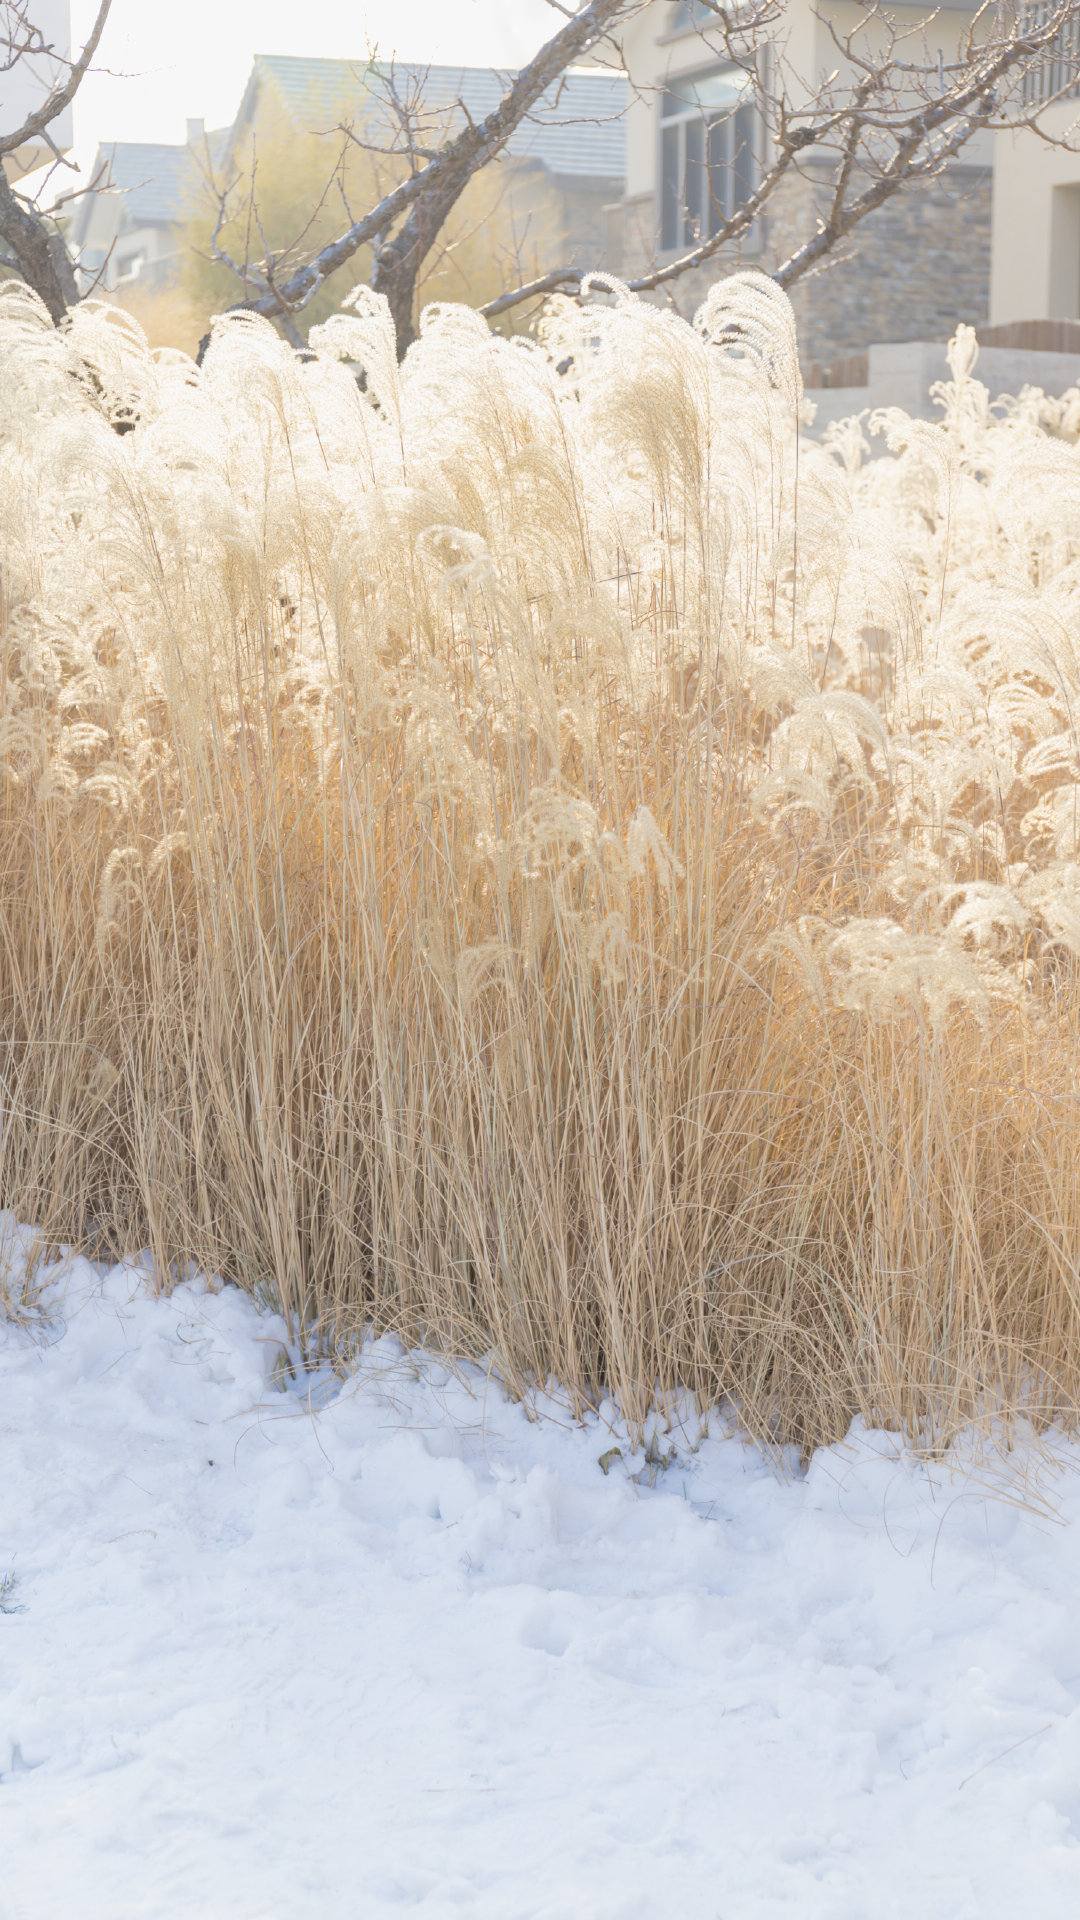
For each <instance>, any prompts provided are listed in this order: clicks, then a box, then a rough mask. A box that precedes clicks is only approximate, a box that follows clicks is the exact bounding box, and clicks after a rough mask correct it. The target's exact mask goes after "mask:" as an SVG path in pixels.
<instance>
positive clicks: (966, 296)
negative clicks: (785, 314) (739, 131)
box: [607, 165, 991, 365]
mask: <svg viewBox="0 0 1080 1920" xmlns="http://www.w3.org/2000/svg"><path fill="white" fill-rule="evenodd" d="M990 197H991V171H990V168H989V167H969V166H959V165H954V166H952V167H951V168H950V169H949V170H948V172H947V173H945V174H943V175H942V176H941V177H940V178H939V179H935V180H929V181H923V182H921V183H919V184H917V185H914V186H912V187H910V188H909V189H908V190H907V191H903V190H902V191H901V192H899V193H897V194H895V195H894V196H893V198H892V199H891V200H888V201H886V202H885V204H884V205H883V206H881V207H878V208H876V209H875V211H874V212H873V213H871V214H868V215H867V217H866V219H865V220H864V221H862V223H861V224H860V225H859V226H858V227H857V228H856V229H855V230H854V232H853V233H852V234H851V235H850V236H849V237H848V239H847V240H846V241H843V242H841V244H840V247H839V248H838V249H837V251H836V252H835V253H834V254H833V255H832V256H831V258H830V259H829V260H828V262H827V264H825V265H824V266H823V267H822V268H821V269H820V270H819V271H818V272H816V273H814V274H811V275H808V276H807V277H806V279H804V280H802V281H799V282H797V284H796V285H795V286H794V287H793V288H792V290H791V297H792V302H793V305H794V307H795V313H796V317H797V320H798V325H799V343H800V349H801V354H802V359H803V362H804V364H805V363H807V362H809V361H812V360H815V361H819V362H821V363H823V364H826V365H827V364H828V363H829V362H830V361H831V360H834V359H837V358H839V357H840V356H841V355H843V354H848V353H857V352H861V351H862V350H863V349H864V348H866V347H868V346H869V345H871V343H872V342H874V341H900V340H945V339H947V338H948V336H949V334H950V333H952V332H953V330H954V329H955V327H956V325H957V323H958V321H961V320H970V321H979V320H985V319H986V316H987V313H988V310H989V297H990ZM827 199H828V182H827V179H825V178H823V177H822V176H821V175H818V174H816V172H814V171H812V170H811V169H810V168H809V167H808V168H807V169H806V171H805V172H804V173H802V174H801V175H800V176H798V177H797V178H794V179H789V180H787V181H785V182H784V183H783V185H782V186H781V187H780V189H779V190H778V191H777V192H776V193H775V194H774V195H773V197H772V199H771V200H770V202H769V205H768V208H767V211H766V213H765V215H764V217H763V220H762V223H761V224H762V232H761V234H760V237H759V244H758V245H757V246H756V247H750V246H748V245H745V244H744V246H743V247H742V249H741V250H735V249H732V250H730V251H726V252H724V253H722V254H719V255H718V256H717V258H716V262H715V265H712V266H708V267H704V268H699V269H697V271H695V272H694V273H692V274H686V275H684V276H682V277H681V278H680V279H678V280H675V281H673V282H671V283H670V286H669V287H668V289H667V290H666V293H665V294H664V296H663V297H665V298H668V297H670V298H672V299H674V301H675V303H676V305H677V306H678V308H679V310H680V312H682V313H685V314H687V315H688V316H689V315H690V314H692V313H693V312H694V310H695V308H696V307H698V306H700V304H701V301H702V300H703V298H704V296H705V293H706V292H707V290H708V288H709V286H710V285H711V284H712V281H713V280H714V279H715V278H716V277H717V275H718V274H724V273H729V272H731V271H732V269H733V268H734V267H735V266H738V265H743V266H750V265H758V266H761V267H764V268H765V269H766V271H768V270H769V269H770V268H771V267H773V266H775V265H777V264H778V263H779V262H780V261H781V260H783V259H785V258H786V257H787V256H788V255H789V254H790V253H793V252H794V250H795V248H796V247H797V246H799V245H801V244H802V242H803V241H805V240H806V239H808V238H810V237H811V236H812V235H813V233H814V231H815V229H816V226H817V221H818V217H819V213H822V212H824V209H825V207H826V205H827ZM653 219H654V216H653V210H652V200H651V196H644V197H639V198H637V199H635V200H624V201H622V202H620V203H618V204H617V205H616V206H614V207H611V208H609V209H608V249H607V250H608V256H609V264H610V267H611V270H612V272H614V273H621V274H623V275H625V276H627V277H629V276H631V275H632V274H633V273H635V272H640V271H642V270H643V269H645V268H647V267H648V266H649V265H651V264H652V263H653V259H654V253H653V252H652V251H651V250H650V249H651V231H652V229H653Z"/></svg>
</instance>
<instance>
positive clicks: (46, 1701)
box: [0, 1260, 1080, 1920]
mask: <svg viewBox="0 0 1080 1920" xmlns="http://www.w3.org/2000/svg"><path fill="white" fill-rule="evenodd" d="M46 1277H47V1278H48V1276H46ZM43 1304H44V1307H45V1309H46V1313H47V1318H46V1319H44V1320H43V1321H41V1322H39V1323H37V1324H35V1325H31V1326H30V1327H29V1328H28V1327H26V1326H22V1327H20V1326H18V1325H14V1324H5V1325H4V1326H3V1327H2V1328H0V1430H2V1470H0V1609H2V1611H0V1916H2V1920H68V1917H69V1916H71V1917H73V1920H74V1916H78V1920H98V1916H100V1920H126V1916H133V1915H138V1916H154V1920H159V1917H160V1920H186V1916H193V1917H194V1916H198V1920H291V1917H292V1916H297V1917H302V1920H315V1917H316V1916H318V1920H339V1917H340V1920H356V1917H360V1920H367V1917H368V1916H378V1915H382V1914H388V1915H392V1914H397V1913H398V1912H399V1911H403V1912H407V1913H411V1914H416V1915H422V1916H424V1920H435V1916H442V1915H448V1916H449V1915H454V1916H460V1915H465V1916H469V1917H470V1920H473V1917H474V1916H485V1917H486V1916H491V1920H526V1916H528V1920H638V1917H639V1916H641V1920H644V1917H645V1916H649V1917H650V1920H654V1917H656V1916H659V1920H683V1916H686V1917H687V1920H711V1917H712V1916H715V1917H716V1920H771V1916H783V1920H818V1917H819V1916H821V1917H822V1920H889V1917H890V1916H894V1915H895V1916H900V1915H903V1916H904V1917H905V1920H908V1916H911V1915H917V1916H919V1920H995V1917H996V1916H1002V1917H1004V1916H1008V1920H1028V1916H1032V1917H1034V1916H1038V1917H1039V1920H1057V1916H1061V1920H1065V1916H1070V1920H1072V1916H1075V1915H1076V1913H1077V1912H1078V1911H1080V1632H1078V1607H1080V1599H1078V1595H1080V1476H1078V1475H1077V1472H1076V1468H1077V1465H1078V1464H1080V1450H1074V1449H1073V1448H1072V1447H1071V1446H1069V1445H1067V1444H1066V1443H1065V1442H1062V1441H1059V1442H1057V1443H1055V1446H1054V1449H1053V1451H1054V1452H1055V1454H1056V1455H1057V1461H1058V1465H1059V1466H1060V1468H1061V1469H1062V1471H1060V1472H1057V1471H1054V1472H1051V1471H1049V1469H1048V1468H1047V1467H1046V1466H1045V1465H1044V1464H1042V1463H1037V1461H1036V1456H1035V1454H1034V1452H1032V1453H1031V1454H1030V1455H1029V1456H1028V1468H1029V1484H1028V1485H1027V1486H1026V1488H1024V1493H1025V1497H1026V1498H1027V1499H1028V1500H1029V1501H1030V1502H1032V1503H1035V1508H1034V1510H1033V1509H1032V1508H1031V1507H1029V1508H1028V1509H1024V1508H1021V1507H1020V1506H1018V1505H1017V1504H1015V1503H1014V1504H1010V1503H1009V1502H1008V1500H1007V1499H1005V1498H1003V1497H1002V1495H1001V1492H1000V1490H998V1491H997V1492H996V1494H995V1495H994V1497H991V1498H987V1497H986V1494H985V1491H983V1490H980V1487H979V1485H978V1484H976V1483H975V1482H974V1481H973V1480H972V1478H971V1477H970V1476H966V1477H965V1476H963V1475H961V1474H959V1473H958V1472H957V1471H956V1470H955V1469H954V1470H953V1471H947V1470H946V1469H945V1468H935V1469H934V1470H932V1471H927V1469H926V1468H924V1467H923V1466H920V1465H917V1464H914V1463H912V1462H911V1461H910V1460H907V1459H904V1458H897V1457H896V1449H895V1442H893V1441H892V1440H891V1439H889V1438H888V1437H886V1436H884V1435H873V1434H866V1433H864V1434H861V1435H857V1436H853V1437H852V1439H851V1440H850V1441H849V1443H848V1444H847V1445H846V1446H844V1447H842V1448H833V1449H831V1450H829V1451H828V1452H824V1453H821V1454H819V1455H817V1457H816V1458H815V1459H814V1461H813V1463H812V1465H811V1467H810V1469H809V1472H808V1473H806V1474H800V1473H799V1472H798V1471H788V1473H787V1474H786V1475H784V1474H781V1473H780V1472H778V1471H777V1469H776V1467H775V1465H771V1464H769V1463H768V1462H767V1461H766V1460H764V1459H763V1458H761V1457H760V1456H759V1455H758V1454H756V1453H755V1452H754V1451H753V1450H752V1449H750V1448H749V1447H747V1446H745V1445H743V1444H741V1443H740V1442H739V1441H738V1440H736V1439H733V1438H730V1437H728V1438H724V1437H719V1436H717V1435H715V1434H714V1435H713V1436H712V1437H710V1438H709V1439H707V1440H706V1441H705V1442H704V1444H702V1445H701V1446H700V1447H699V1448H698V1450H697V1451H696V1452H695V1451H691V1448H690V1436H687V1435H680V1434H678V1433H674V1434H670V1435H666V1436H664V1437H663V1443H662V1447H661V1448H660V1449H659V1451H660V1452H662V1453H663V1454H664V1455H667V1454H668V1453H669V1452H670V1451H671V1449H672V1448H674V1458H672V1459H671V1460H670V1464H668V1465H667V1466H666V1467H664V1466H661V1465H659V1464H656V1463H655V1461H654V1464H652V1465H650V1464H649V1463H648V1462H646V1461H645V1460H644V1458H643V1457H642V1456H641V1455H637V1456H635V1457H628V1453H627V1450H626V1448H625V1444H624V1445H623V1450H622V1453H621V1455H620V1456H619V1457H615V1458H608V1459H606V1462H605V1464H606V1466H607V1469H608V1470H607V1472H606V1474H605V1472H604V1471H603V1470H602V1469H601V1466H600V1465H599V1459H600V1456H601V1455H608V1454H609V1450H610V1449H612V1448H613V1447H616V1446H618V1445H619V1444H620V1438H619V1434H618V1431H616V1432H615V1433H614V1434H613V1433H612V1432H611V1431H609V1430H608V1429H607V1428H606V1427H605V1425H604V1424H603V1423H602V1422H600V1421H595V1422H592V1423H590V1424H588V1425H586V1426H583V1427H582V1426H575V1425H574V1424H573V1423H572V1422H571V1421H570V1420H569V1419H568V1418H567V1417H566V1416H565V1415H560V1414H559V1410H558V1408H557V1407H556V1406H553V1405H552V1406H549V1407H548V1408H547V1414H548V1417H547V1418H545V1419H544V1420H542V1421H536V1420H530V1419H529V1417H528V1416H527V1414H526V1412H525V1411H524V1410H523V1409H522V1407H521V1406H519V1405H516V1404H513V1403H511V1402H509V1401H508V1400H507V1399H506V1398H504V1397H503V1395H502V1394H501V1393H500V1392H499V1390H498V1389H497V1388H496V1387H495V1386H494V1385H493V1384H488V1383H487V1382H485V1379H484V1377H483V1376H482V1374H480V1373H478V1372H472V1373H468V1374H467V1375H466V1376H465V1377H464V1378H458V1377H455V1376H452V1375H451V1374H449V1373H448V1372H447V1370H446V1369H445V1368H443V1367H441V1366H439V1365H437V1364H434V1363H432V1362H430V1361H426V1360H424V1359H422V1358H416V1357H409V1356H406V1355H403V1354H402V1353H401V1352H400V1351H399V1350H398V1349H397V1348H396V1347H394V1346H393V1344H392V1343H389V1342H385V1341H384V1342H380V1343H379V1344H377V1345H376V1346H374V1347H373V1348H372V1349H371V1350H370V1351H369V1352H368V1354H367V1355H366V1357H365V1359H364V1361H363V1363H362V1365H361V1366H360V1367H359V1369H358V1370H357V1371H356V1373H355V1374H353V1375H352V1376H351V1377H350V1378H349V1379H348V1380H347V1381H345V1382H344V1383H341V1382H332V1381H331V1380H329V1379H322V1378H317V1379H315V1380H312V1379H310V1378H308V1379H306V1380H305V1379H301V1380H290V1379H289V1378H288V1377H287V1376H286V1375H285V1370H284V1368H283V1367H282V1365H281V1364H280V1361H281V1344H280V1342H281V1333H282V1329H281V1326H280V1323H278V1322H276V1321H274V1320H273V1319H271V1318H270V1317H269V1316H267V1315H265V1314H260V1313H259V1312H258V1311H257V1310H256V1308H255V1307H254V1306H253V1305H252V1303H251V1302H250V1301H249V1300H248V1299H247V1298H246V1297H244V1296H243V1295H241V1294H239V1293H237V1292H235V1291H233V1290H232V1289H226V1290H225V1291H223V1292H220V1293H217V1294H214V1293H210V1292H207V1291H205V1290H203V1289H202V1288H199V1287H194V1286H186V1287H182V1288H181V1289H180V1290H179V1291H178V1292H176V1293H174V1294H173V1296H172V1297H171V1298H169V1299H158V1298H154V1297H152V1296H151V1295H150V1294H149V1293H148V1291H147V1290H146V1287H145V1284H144V1281H143V1278H142V1277H141V1276H140V1273H139V1271H138V1269H137V1268H135V1267H126V1268H117V1269H115V1270H113V1271H112V1272H109V1273H104V1272H102V1271H98V1270H95V1269H94V1268H92V1267H90V1266H89V1265H87V1264H86V1263H85V1262H83V1261H78V1260H75V1261H73V1262H71V1263H69V1264H68V1265H67V1267H66V1269H64V1270H62V1271H59V1272H58V1273H57V1275H56V1276H55V1277H53V1278H51V1279H50V1283H49V1285H48V1287H47V1290H46V1293H45V1297H44V1302H43ZM657 1451H658V1449H656V1448H654V1449H653V1452H654V1455H655V1454H656V1452H657ZM1037 1464H1038V1466H1039V1474H1038V1482H1036V1477H1035V1468H1036V1465H1037ZM1021 1465H1022V1459H1021V1460H1019V1461H1016V1462H1014V1471H1017V1472H1019V1471H1020V1469H1021ZM653 1481H655V1484H650V1483H651V1482H653ZM1040 1489H1041V1496H1040ZM1040 1497H1041V1498H1042V1499H1043V1500H1044V1501H1045V1500H1049V1501H1050V1502H1051V1504H1052V1507H1053V1508H1054V1509H1055V1510H1056V1511H1054V1512H1048V1511H1045V1510H1039V1509H1038V1506H1037V1502H1038V1499H1039V1498H1040Z"/></svg>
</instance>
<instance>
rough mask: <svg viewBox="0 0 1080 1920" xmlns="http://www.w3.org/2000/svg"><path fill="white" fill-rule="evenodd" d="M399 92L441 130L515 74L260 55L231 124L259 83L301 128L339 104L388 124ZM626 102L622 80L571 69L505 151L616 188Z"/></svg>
mask: <svg viewBox="0 0 1080 1920" xmlns="http://www.w3.org/2000/svg"><path fill="white" fill-rule="evenodd" d="M391 78H392V84H393V85H394V87H396V89H397V91H398V93H399V95H400V96H401V97H402V98H403V99H405V100H412V99H413V98H415V97H416V96H417V95H419V96H420V97H422V99H423V107H424V112H425V114H426V115H428V116H435V117H436V119H437V120H442V121H443V126H442V127H441V128H440V131H441V132H443V131H445V130H447V129H449V128H451V127H454V126H460V125H461V124H462V123H463V113H462V108H464V110H465V112H466V113H468V114H469V116H470V117H471V118H472V119H473V120H482V119H484V118H485V116H486V115H487V114H489V113H491V112H492V111H493V110H494V108H495V107H497V106H498V104H499V101H500V100H501V99H502V97H503V94H504V93H505V92H506V89H507V86H508V85H509V84H510V81H511V80H512V78H513V75H512V74H511V73H508V72H503V71H498V70H496V69H495V68H493V67H431V66H423V65H419V64H417V63H416V62H409V61H404V60H398V61H394V62H393V63H392V64H391V63H390V62H388V61H385V60H375V61H366V60H309V59H303V58H299V57H293V56H291V55H285V54H265V53H264V54H257V55H256V58H255V65H254V68H253V70H252V74H251V78H250V80H249V81H248V85H247V89H246V91H245V94H244V99H243V103H242V104H241V107H240V112H239V113H238V115H237V119H236V125H237V127H238V128H239V127H240V126H241V125H242V124H243V123H244V121H245V120H246V119H249V118H250V117H251V116H252V114H253V113H254V110H255V105H256V100H257V96H258V92H259V89H260V87H262V86H265V85H267V84H269V85H271V86H272V87H273V88H274V89H275V90H276V92H277V93H278V95H279V97H280V98H281V100H282V101H283V103H284V105H285V107H286V109H287V111H288V113H289V114H290V116H291V117H292V119H293V120H294V121H295V122H296V124H297V125H298V126H302V127H304V128H305V129H308V128H309V129H311V130H312V131H325V130H327V129H329V128H330V127H332V126H333V125H334V123H335V120H336V119H337V118H339V117H340V114H341V112H342V106H343V103H347V102H351V101H353V100H356V102H357V104H358V105H359V104H360V102H361V101H362V100H366V101H367V102H369V103H370V107H369V110H370V112H371V113H372V114H373V115H375V116H377V117H378V118H381V119H384V120H385V121H386V123H387V126H388V128H389V127H390V125H391V124H392V123H391V122H390V118H389V92H388V86H389V83H390V82H391ZM628 99H629V88H628V83H627V81H626V79H625V77H624V75H622V74H619V73H605V72H603V71H602V70H601V69H598V68H595V67H571V68H570V69H569V70H568V71H567V72H566V73H564V74H563V75H562V76H561V77H560V79H559V80H558V81H556V82H554V83H553V84H552V85H551V86H550V87H548V89H547V91H546V92H545V93H543V94H542V95H541V97H540V99H539V100H538V101H537V103H536V105H535V107H534V108H533V109H532V112H531V113H530V114H529V116H528V118H527V119H525V120H524V121H522V123H521V125H520V126H518V127H516V128H515V130H514V132H513V133H512V134H511V136H510V138H509V140H508V141H507V143H506V151H507V152H508V153H511V154H513V155H514V156H515V157H516V158H519V159H529V160H534V161H538V162H540V164H541V165H543V166H545V167H547V168H548V170H549V171H550V172H551V173H554V174H562V175H575V176H579V177H581V178H585V179H595V180H613V181H616V180H617V181H619V182H620V183H621V182H622V178H623V172H624V167H625V155H626V132H625V123H624V118H623V116H624V113H625V110H626V106H627V103H628Z"/></svg>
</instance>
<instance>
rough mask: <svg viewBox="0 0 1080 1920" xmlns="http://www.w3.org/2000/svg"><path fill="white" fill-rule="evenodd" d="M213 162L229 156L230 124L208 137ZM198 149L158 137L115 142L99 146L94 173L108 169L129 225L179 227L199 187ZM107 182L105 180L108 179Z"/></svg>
mask: <svg viewBox="0 0 1080 1920" xmlns="http://www.w3.org/2000/svg"><path fill="white" fill-rule="evenodd" d="M207 138H208V141H209V145H210V157H211V162H212V163H215V162H216V161H218V160H219V159H220V158H221V157H222V155H223V154H224V151H225V147H226V144H227V141H228V138H229V133H228V129H227V128H223V129H222V130H221V131H220V132H218V133H211V134H209V135H208V136H207ZM204 158H205V155H204V153H203V150H202V147H201V144H200V146H199V147H198V148H191V147H181V146H165V145H159V144H157V143H156V142H154V141H142V140H115V141H112V142H110V143H109V145H107V146H103V147H99V149H98V157H97V161H96V164H95V168H94V177H95V178H96V177H97V175H98V174H99V173H100V172H101V169H102V168H103V167H104V168H106V169H107V172H106V175H105V181H107V183H108V185H109V186H111V187H114V188H115V189H116V191H117V192H118V193H122V194H123V196H124V215H125V219H126V221H127V224H128V225H129V226H133V227H156V226H175V225H177V224H178V223H180V222H181V221H183V220H184V219H185V217H186V215H187V211H188V202H189V200H190V199H191V197H192V195H193V193H194V191H195V189H196V188H197V186H198V183H199V180H200V178H201V175H200V171H199V168H200V163H201V162H202V161H203V160H204ZM103 184H105V182H103Z"/></svg>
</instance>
